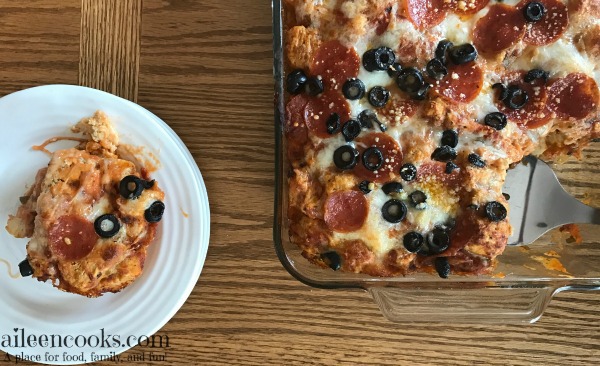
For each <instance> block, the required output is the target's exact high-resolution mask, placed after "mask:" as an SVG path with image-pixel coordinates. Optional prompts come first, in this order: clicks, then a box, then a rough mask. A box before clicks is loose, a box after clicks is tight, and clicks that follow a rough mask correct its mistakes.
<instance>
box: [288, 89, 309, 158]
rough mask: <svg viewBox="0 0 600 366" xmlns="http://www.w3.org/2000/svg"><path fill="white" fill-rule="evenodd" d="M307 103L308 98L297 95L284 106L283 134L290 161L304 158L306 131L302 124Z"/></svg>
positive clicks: (304, 125)
mask: <svg viewBox="0 0 600 366" xmlns="http://www.w3.org/2000/svg"><path fill="white" fill-rule="evenodd" d="M307 103H308V97H307V96H305V95H304V94H299V95H295V96H293V97H292V98H291V99H290V100H289V101H288V103H287V105H286V106H285V125H284V132H285V136H286V141H287V154H288V159H289V160H290V161H298V160H301V159H302V158H303V157H304V145H305V144H306V142H307V141H308V129H307V128H306V123H305V122H304V109H305V108H306V104H307Z"/></svg>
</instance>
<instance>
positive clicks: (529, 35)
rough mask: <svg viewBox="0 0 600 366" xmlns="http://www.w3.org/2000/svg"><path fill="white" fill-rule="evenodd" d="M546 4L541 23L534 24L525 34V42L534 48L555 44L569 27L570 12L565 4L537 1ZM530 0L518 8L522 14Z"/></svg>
mask: <svg viewBox="0 0 600 366" xmlns="http://www.w3.org/2000/svg"><path fill="white" fill-rule="evenodd" d="M537 1H539V2H540V3H542V4H544V8H546V14H544V16H543V17H542V19H541V20H540V21H537V22H535V23H532V24H531V25H529V26H528V28H527V31H526V32H525V37H524V38H523V41H525V42H526V43H528V44H531V45H534V46H542V45H545V44H549V43H552V42H555V41H556V40H558V39H559V38H560V36H562V34H563V33H564V32H565V30H567V27H568V26H569V11H568V9H567V7H566V6H565V4H563V3H562V2H560V1H559V0H537ZM529 2H530V0H522V1H521V2H520V3H518V4H517V6H516V8H517V9H519V11H520V12H522V11H523V8H525V6H527V4H528V3H529Z"/></svg>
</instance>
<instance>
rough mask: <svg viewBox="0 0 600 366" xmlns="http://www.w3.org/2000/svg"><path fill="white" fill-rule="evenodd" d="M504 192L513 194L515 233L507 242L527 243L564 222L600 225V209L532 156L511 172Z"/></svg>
mask: <svg viewBox="0 0 600 366" xmlns="http://www.w3.org/2000/svg"><path fill="white" fill-rule="evenodd" d="M503 192H504V193H508V194H509V195H510V199H509V201H508V202H509V205H510V223H511V225H512V227H513V235H512V236H511V237H510V238H509V239H508V245H525V244H529V243H531V242H533V241H535V240H536V239H537V238H539V237H540V236H541V235H542V234H544V233H545V232H547V231H549V230H551V229H553V228H555V227H557V226H561V225H564V224H571V223H578V224H584V223H592V224H600V209H595V208H592V207H590V206H587V205H585V204H583V203H581V202H580V201H579V200H577V199H576V198H575V197H573V196H571V195H570V194H568V193H567V192H566V191H565V190H564V189H563V187H562V186H561V184H560V182H559V181H558V178H556V175H555V174H554V172H553V171H552V169H551V168H550V167H549V166H548V165H547V164H546V163H544V162H543V161H541V160H538V159H536V158H535V157H532V156H527V157H525V158H524V159H523V163H521V164H519V165H517V166H516V167H515V168H514V169H511V170H509V171H508V175H507V177H506V182H505V184H504V189H503Z"/></svg>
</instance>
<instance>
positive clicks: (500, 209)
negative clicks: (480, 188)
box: [485, 201, 507, 222]
mask: <svg viewBox="0 0 600 366" xmlns="http://www.w3.org/2000/svg"><path fill="white" fill-rule="evenodd" d="M506 215H507V211H506V207H504V206H503V205H502V204H501V203H500V202H496V201H492V202H488V203H486V204H485V216H487V218H488V219H490V220H491V221H494V222H495V221H502V220H504V219H505V218H506Z"/></svg>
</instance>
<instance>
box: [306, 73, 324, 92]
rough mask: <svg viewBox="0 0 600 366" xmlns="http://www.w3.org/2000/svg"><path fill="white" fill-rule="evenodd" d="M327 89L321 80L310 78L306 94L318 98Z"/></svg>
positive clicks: (307, 82) (307, 81)
mask: <svg viewBox="0 0 600 366" xmlns="http://www.w3.org/2000/svg"><path fill="white" fill-rule="evenodd" d="M324 90H325V88H324V87H323V81H322V80H321V79H319V78H314V77H313V78H308V80H306V92H307V93H308V94H309V95H312V96H317V95H319V94H321V93H322V92H323V91H324Z"/></svg>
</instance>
